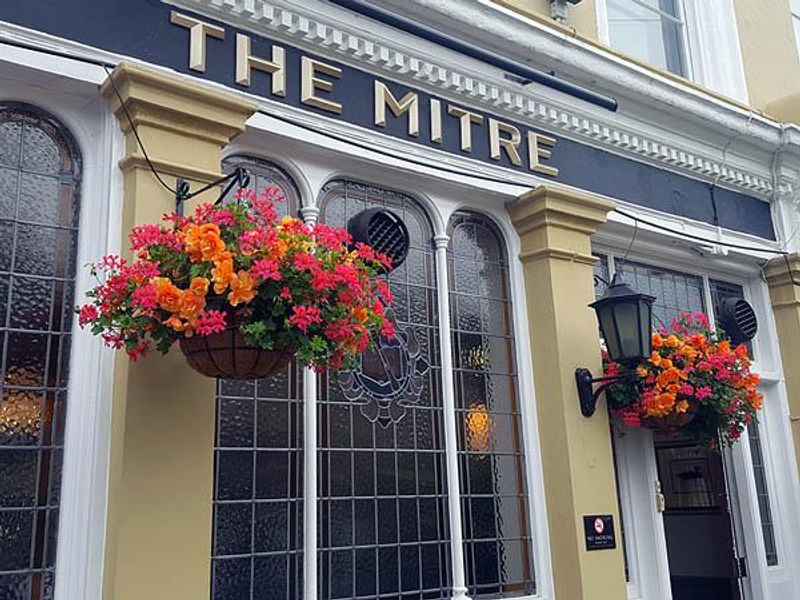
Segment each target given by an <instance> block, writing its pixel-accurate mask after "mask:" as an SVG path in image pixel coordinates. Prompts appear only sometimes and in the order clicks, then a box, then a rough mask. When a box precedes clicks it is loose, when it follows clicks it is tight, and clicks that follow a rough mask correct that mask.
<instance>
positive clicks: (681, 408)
mask: <svg viewBox="0 0 800 600" xmlns="http://www.w3.org/2000/svg"><path fill="white" fill-rule="evenodd" d="M687 410H689V403H688V402H687V401H686V400H681V401H680V402H678V403H677V404H676V405H675V412H679V413H685V412H686V411H687Z"/></svg>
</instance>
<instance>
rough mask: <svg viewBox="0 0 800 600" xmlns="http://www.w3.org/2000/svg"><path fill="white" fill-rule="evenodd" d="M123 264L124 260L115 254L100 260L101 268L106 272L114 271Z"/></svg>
mask: <svg viewBox="0 0 800 600" xmlns="http://www.w3.org/2000/svg"><path fill="white" fill-rule="evenodd" d="M124 264H125V259H124V258H120V257H119V256H117V255H115V254H108V255H106V256H104V257H103V258H102V259H101V260H100V265H101V267H102V268H103V269H104V270H106V271H114V270H116V269H119V268H120V267H121V266H122V265H124Z"/></svg>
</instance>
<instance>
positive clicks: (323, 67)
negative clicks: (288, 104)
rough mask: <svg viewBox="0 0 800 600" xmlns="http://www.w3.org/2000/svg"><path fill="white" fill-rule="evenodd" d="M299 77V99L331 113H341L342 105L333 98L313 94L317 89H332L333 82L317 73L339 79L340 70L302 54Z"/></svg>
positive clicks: (324, 90) (326, 90)
mask: <svg viewBox="0 0 800 600" xmlns="http://www.w3.org/2000/svg"><path fill="white" fill-rule="evenodd" d="M300 62H301V71H302V73H301V78H300V101H301V102H303V103H304V104H308V105H309V106H316V107H317V108H321V109H323V110H327V111H329V112H332V113H336V114H337V115H338V114H341V112H342V105H341V104H339V103H338V102H335V101H333V100H328V99H326V98H320V97H319V96H317V95H316V94H315V92H316V91H317V90H322V91H323V92H330V91H331V90H332V89H333V82H332V81H328V80H327V79H321V78H319V77H317V73H318V72H319V73H324V74H325V75H330V76H331V77H336V78H337V79H339V78H340V77H341V76H342V70H341V69H340V68H339V67H334V66H333V65H329V64H328V63H324V62H322V61H319V60H314V59H313V58H308V57H307V56H304V57H303V58H302V59H301V61H300Z"/></svg>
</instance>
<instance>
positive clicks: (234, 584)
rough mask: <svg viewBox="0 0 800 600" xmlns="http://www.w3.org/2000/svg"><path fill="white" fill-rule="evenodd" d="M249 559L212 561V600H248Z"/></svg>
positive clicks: (249, 580)
mask: <svg viewBox="0 0 800 600" xmlns="http://www.w3.org/2000/svg"><path fill="white" fill-rule="evenodd" d="M251 560H252V559H250V558H229V559H216V560H214V561H213V563H212V564H213V569H214V589H213V592H212V598H213V600H245V599H249V598H250V582H251V574H250V569H251V565H250V561H251Z"/></svg>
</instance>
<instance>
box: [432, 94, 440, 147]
mask: <svg viewBox="0 0 800 600" xmlns="http://www.w3.org/2000/svg"><path fill="white" fill-rule="evenodd" d="M431 142H433V143H434V144H441V143H442V103H441V102H439V101H438V100H435V99H434V98H431Z"/></svg>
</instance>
